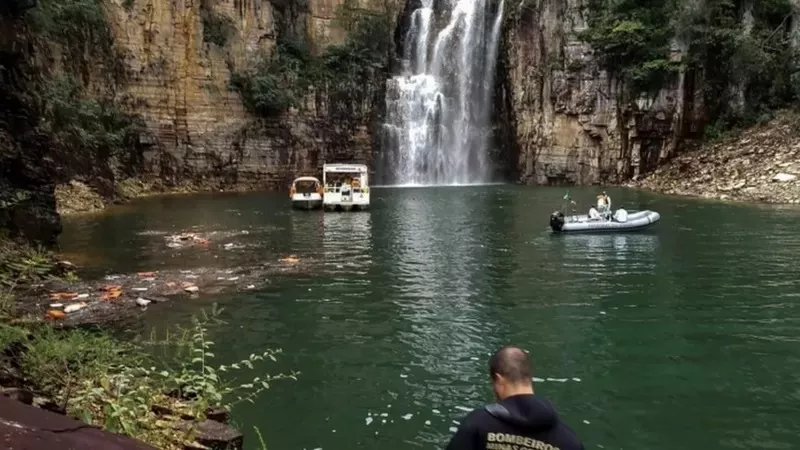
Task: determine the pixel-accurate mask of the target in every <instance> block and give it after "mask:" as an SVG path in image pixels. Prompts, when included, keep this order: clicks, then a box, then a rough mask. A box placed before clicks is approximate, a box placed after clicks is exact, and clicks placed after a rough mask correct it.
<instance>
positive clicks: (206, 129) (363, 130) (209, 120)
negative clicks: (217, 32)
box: [109, 0, 392, 189]
mask: <svg viewBox="0 0 800 450" xmlns="http://www.w3.org/2000/svg"><path fill="white" fill-rule="evenodd" d="M346 2H347V4H345V3H346ZM341 7H344V8H346V9H347V10H348V11H349V12H350V13H351V14H384V15H390V14H392V11H391V9H390V8H391V7H392V5H391V4H389V3H385V2H384V1H383V0H359V1H358V2H355V1H349V2H348V0H309V1H294V0H273V1H271V2H270V1H268V0H132V1H131V0H113V3H112V4H110V5H109V17H110V19H111V23H112V27H113V30H114V35H115V40H116V44H117V45H118V46H119V48H120V49H122V50H123V52H124V53H125V55H126V64H127V66H128V67H129V68H130V70H131V72H132V77H131V79H130V80H129V81H128V83H127V90H128V92H129V93H130V94H132V95H133V97H134V98H136V99H137V101H138V105H137V112H139V113H140V114H141V115H142V116H143V117H144V119H145V122H146V124H147V132H146V133H144V134H143V136H142V139H141V142H142V143H143V144H145V145H146V148H145V150H144V155H143V160H144V170H143V173H144V174H145V176H146V177H149V178H150V179H151V180H152V181H154V182H156V183H163V184H165V185H168V186H169V185H180V184H181V183H191V184H195V185H200V186H206V187H214V188H222V189H226V188H249V189H270V188H280V189H283V188H286V187H287V186H288V184H289V183H291V180H292V179H293V177H294V176H296V175H299V174H317V173H318V172H319V168H320V167H321V164H322V163H323V162H324V161H327V162H341V161H353V162H358V163H370V162H371V155H372V152H371V149H372V140H371V136H372V134H373V133H372V130H371V128H372V127H373V126H374V122H375V119H374V117H373V115H372V114H369V113H365V114H361V115H359V116H358V117H348V118H346V120H342V118H341V117H338V118H337V117H334V114H333V112H332V111H331V108H330V104H331V102H330V100H329V99H327V98H326V97H325V95H324V92H323V93H316V94H312V95H308V98H306V99H304V101H303V105H302V106H303V107H302V108H291V109H290V110H289V111H286V112H285V113H283V114H280V115H278V116H276V117H267V118H258V117H255V116H254V115H252V114H251V113H249V112H248V111H246V110H245V108H244V107H243V104H242V100H241V98H240V95H239V94H238V93H237V92H235V91H233V90H231V89H230V88H229V84H230V80H231V75H232V73H234V72H236V71H240V70H244V69H246V68H247V67H248V65H250V64H252V62H253V60H255V59H256V58H257V57H259V56H260V55H265V54H269V53H270V52H271V51H273V50H274V48H275V45H276V42H277V40H278V39H279V38H281V37H287V36H290V37H292V38H294V39H299V40H301V41H305V42H307V43H308V44H309V46H310V47H311V50H312V52H313V53H314V54H315V55H319V54H321V53H322V52H323V51H324V49H325V48H326V47H328V46H330V45H335V44H341V43H342V42H344V39H345V37H346V31H345V30H344V28H343V27H342V26H341V25H340V24H339V22H337V14H339V12H340V8H341ZM204 14H205V15H213V16H215V17H220V15H222V16H224V17H226V18H228V19H229V20H231V23H232V25H233V29H232V30H231V32H230V33H229V35H228V36H227V37H226V39H225V42H224V44H223V45H218V43H214V42H208V39H204V32H205V33H208V30H204V26H207V23H208V22H207V21H204ZM390 33H391V32H390V31H389V30H387V34H390ZM382 84H383V79H377V80H375V83H374V86H372V88H373V89H374V90H376V91H382Z"/></svg>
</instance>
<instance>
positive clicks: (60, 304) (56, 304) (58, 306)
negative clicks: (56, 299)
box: [50, 303, 64, 308]
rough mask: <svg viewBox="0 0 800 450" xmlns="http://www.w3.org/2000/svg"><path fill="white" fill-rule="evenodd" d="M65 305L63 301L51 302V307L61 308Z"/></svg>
mask: <svg viewBox="0 0 800 450" xmlns="http://www.w3.org/2000/svg"><path fill="white" fill-rule="evenodd" d="M63 306H64V304H63V303H51V304H50V307H51V308H61V307H63Z"/></svg>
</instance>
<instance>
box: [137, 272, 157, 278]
mask: <svg viewBox="0 0 800 450" xmlns="http://www.w3.org/2000/svg"><path fill="white" fill-rule="evenodd" d="M137 275H139V276H140V277H142V278H152V277H154V276H156V273H155V272H138V273H137Z"/></svg>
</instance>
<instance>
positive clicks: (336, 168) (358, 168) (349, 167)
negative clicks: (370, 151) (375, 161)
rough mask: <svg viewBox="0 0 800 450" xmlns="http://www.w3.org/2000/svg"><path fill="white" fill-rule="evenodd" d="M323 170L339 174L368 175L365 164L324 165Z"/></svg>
mask: <svg viewBox="0 0 800 450" xmlns="http://www.w3.org/2000/svg"><path fill="white" fill-rule="evenodd" d="M322 170H323V171H325V172H338V173H367V166H366V165H365V164H323V166H322Z"/></svg>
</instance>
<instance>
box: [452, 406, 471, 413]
mask: <svg viewBox="0 0 800 450" xmlns="http://www.w3.org/2000/svg"><path fill="white" fill-rule="evenodd" d="M456 409H459V410H461V411H466V412H472V408H467V407H466V406H456Z"/></svg>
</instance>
